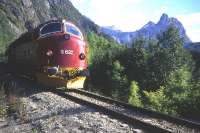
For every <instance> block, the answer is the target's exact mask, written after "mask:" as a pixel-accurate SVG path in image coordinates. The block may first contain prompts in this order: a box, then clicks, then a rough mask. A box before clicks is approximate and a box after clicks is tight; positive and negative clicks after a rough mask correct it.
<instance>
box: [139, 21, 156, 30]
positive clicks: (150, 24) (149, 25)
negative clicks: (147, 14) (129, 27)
mask: <svg viewBox="0 0 200 133" xmlns="http://www.w3.org/2000/svg"><path fill="white" fill-rule="evenodd" d="M153 26H155V23H154V22H152V21H149V22H148V23H147V24H145V25H144V26H143V27H142V28H148V27H153Z"/></svg>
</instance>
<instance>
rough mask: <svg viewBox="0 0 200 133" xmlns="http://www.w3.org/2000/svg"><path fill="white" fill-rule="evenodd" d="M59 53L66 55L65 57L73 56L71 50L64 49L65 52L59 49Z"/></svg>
mask: <svg viewBox="0 0 200 133" xmlns="http://www.w3.org/2000/svg"><path fill="white" fill-rule="evenodd" d="M60 53H61V54H66V55H73V54H74V51H73V50H69V49H66V50H63V49H61V50H60Z"/></svg>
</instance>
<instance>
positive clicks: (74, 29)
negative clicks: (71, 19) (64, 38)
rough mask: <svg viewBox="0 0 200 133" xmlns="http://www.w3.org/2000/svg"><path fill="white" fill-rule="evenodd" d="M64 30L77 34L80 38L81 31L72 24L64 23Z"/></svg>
mask: <svg viewBox="0 0 200 133" xmlns="http://www.w3.org/2000/svg"><path fill="white" fill-rule="evenodd" d="M66 32H68V33H71V34H73V35H76V36H79V37H80V38H82V34H81V32H80V31H79V30H78V29H77V28H76V27H74V26H72V25H66Z"/></svg>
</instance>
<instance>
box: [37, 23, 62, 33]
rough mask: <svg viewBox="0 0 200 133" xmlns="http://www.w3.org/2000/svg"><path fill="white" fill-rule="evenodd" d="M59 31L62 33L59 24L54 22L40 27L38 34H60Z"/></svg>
mask: <svg viewBox="0 0 200 133" xmlns="http://www.w3.org/2000/svg"><path fill="white" fill-rule="evenodd" d="M60 31H62V28H61V23H57V22H56V23H55V22H54V23H49V24H46V25H45V26H44V27H42V29H41V30H40V34H41V35H45V34H48V33H54V32H60Z"/></svg>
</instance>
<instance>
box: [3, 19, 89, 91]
mask: <svg viewBox="0 0 200 133" xmlns="http://www.w3.org/2000/svg"><path fill="white" fill-rule="evenodd" d="M7 53H8V65H9V67H10V70H11V72H17V73H24V74H26V75H29V76H31V77H34V78H36V80H37V81H38V82H39V83H41V84H44V85H48V86H56V87H57V86H66V87H67V88H83V84H84V81H85V79H86V76H88V69H87V67H88V66H87V44H86V42H85V41H84V37H83V34H82V33H81V31H80V30H79V29H78V28H77V27H76V26H75V25H74V24H72V23H70V22H67V21H66V20H62V21H59V20H51V21H48V22H46V23H43V24H41V25H39V26H38V27H37V28H36V29H34V30H33V31H31V32H27V33H25V34H23V35H21V36H20V37H19V38H18V39H17V40H15V41H14V42H13V43H11V45H10V46H9V48H8V50H7Z"/></svg>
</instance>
